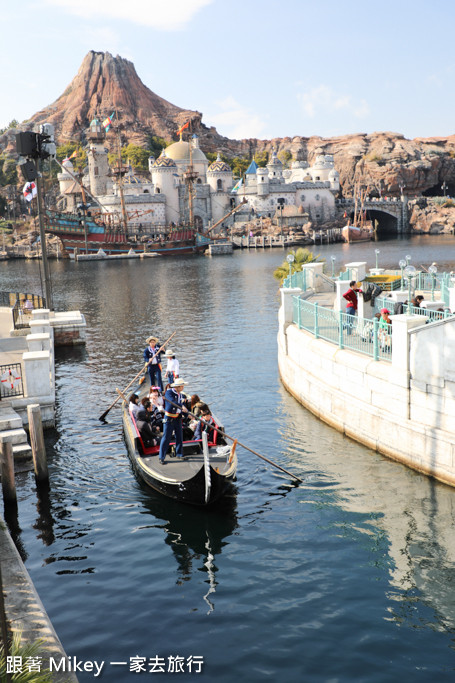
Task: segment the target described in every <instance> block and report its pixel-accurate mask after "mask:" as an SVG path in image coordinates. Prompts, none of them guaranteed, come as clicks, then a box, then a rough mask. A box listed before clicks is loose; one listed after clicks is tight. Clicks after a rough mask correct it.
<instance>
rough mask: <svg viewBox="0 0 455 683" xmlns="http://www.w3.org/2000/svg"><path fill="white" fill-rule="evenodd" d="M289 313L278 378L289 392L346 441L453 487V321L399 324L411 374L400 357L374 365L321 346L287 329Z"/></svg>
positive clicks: (284, 312) (283, 320)
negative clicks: (344, 436)
mask: <svg viewBox="0 0 455 683" xmlns="http://www.w3.org/2000/svg"><path fill="white" fill-rule="evenodd" d="M285 298H286V297H285V296H283V299H285ZM290 310H291V309H290V307H289V306H282V307H281V309H280V314H279V320H280V327H279V333H278V364H279V371H280V376H281V379H282V381H283V383H284V385H285V386H286V388H287V389H288V390H289V391H290V393H292V394H293V395H294V396H295V398H296V399H297V400H298V401H299V402H300V403H301V404H302V405H304V406H305V407H307V408H308V409H309V410H311V411H312V412H313V413H314V414H315V415H317V416H318V417H319V418H320V419H322V420H324V421H325V422H327V423H328V424H330V425H331V426H333V427H335V428H336V429H338V430H339V431H342V432H343V433H345V434H346V435H347V436H350V437H351V438H353V439H355V440H356V441H360V442H361V443H364V444H365V445H367V446H369V447H370V448H372V449H374V450H377V451H379V452H380V453H383V454H384V455H386V456H388V457H390V458H392V459H394V460H398V461H400V462H402V463H404V464H406V465H408V466H409V467H412V468H413V469H416V470H418V471H421V472H423V473H425V474H430V475H432V476H434V477H435V478H437V479H439V480H440V481H444V482H446V483H447V484H450V485H453V486H455V434H454V431H453V425H454V423H455V360H453V359H455V355H454V352H455V322H452V321H449V320H446V321H442V322H441V323H435V324H432V325H431V327H430V326H428V325H427V326H421V325H420V326H418V327H416V328H414V329H413V330H412V331H410V332H408V331H407V325H406V321H404V322H403V325H402V326H400V325H397V332H396V333H397V334H399V332H398V328H400V329H401V330H402V331H403V330H404V332H403V333H404V334H405V335H406V336H405V346H404V347H403V345H401V346H400V353H401V354H402V353H403V352H404V353H409V368H410V371H409V372H407V371H406V368H405V367H397V360H398V356H397V355H396V354H395V358H394V362H393V363H388V362H385V361H374V360H373V359H372V358H370V357H368V356H363V355H361V354H357V353H355V352H352V351H348V350H345V349H343V350H341V349H339V348H338V347H337V346H336V345H335V344H331V343H329V342H326V341H324V340H321V339H315V338H314V336H313V335H311V334H309V333H307V332H305V331H304V330H299V329H298V328H297V327H296V326H295V325H293V324H289V319H290V318H289V316H290ZM402 317H405V316H397V319H398V318H402ZM412 317H413V316H412ZM397 322H398V320H397ZM410 324H412V323H410ZM434 325H435V326H436V327H435V328H434V329H432V328H433V326H434ZM438 328H439V329H438ZM406 340H407V341H406ZM406 343H407V344H408V345H409V346H408V348H406ZM401 357H402V358H403V356H401ZM401 366H405V364H404V363H403V362H402V363H401Z"/></svg>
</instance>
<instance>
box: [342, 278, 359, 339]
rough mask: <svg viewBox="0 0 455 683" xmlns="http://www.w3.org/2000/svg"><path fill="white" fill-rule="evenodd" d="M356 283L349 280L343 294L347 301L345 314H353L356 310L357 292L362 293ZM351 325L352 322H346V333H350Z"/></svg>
mask: <svg viewBox="0 0 455 683" xmlns="http://www.w3.org/2000/svg"><path fill="white" fill-rule="evenodd" d="M356 284H357V283H356V281H355V280H351V282H350V283H349V289H348V291H347V292H345V293H344V294H343V297H344V298H345V299H346V301H347V304H346V314H347V315H352V316H355V312H356V310H357V294H358V293H360V294H363V292H362V290H361V289H359V288H357V287H356ZM352 327H353V322H350V323H348V325H347V328H348V332H347V334H351V333H352Z"/></svg>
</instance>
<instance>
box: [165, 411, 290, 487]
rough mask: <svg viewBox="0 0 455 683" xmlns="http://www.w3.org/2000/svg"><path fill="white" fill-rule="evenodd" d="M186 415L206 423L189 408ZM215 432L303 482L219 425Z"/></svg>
mask: <svg viewBox="0 0 455 683" xmlns="http://www.w3.org/2000/svg"><path fill="white" fill-rule="evenodd" d="M166 401H168V403H170V404H171V405H172V406H174V407H175V408H181V407H182V406H180V405H178V403H174V402H173V401H169V399H168V398H166ZM187 412H188V415H191V417H194V418H195V419H196V420H199V422H202V424H207V423H206V422H205V420H203V419H202V418H201V417H198V416H197V415H195V414H194V413H192V412H191V410H188V411H187ZM208 426H209V427H210V425H208ZM217 432H218V433H219V434H221V436H224V437H225V438H226V439H229V440H230V441H236V442H237V443H238V445H239V446H242V448H244V449H245V450H247V451H249V452H250V453H253V455H257V457H258V458H261V459H262V460H265V462H268V463H269V465H273V467H276V468H277V469H279V470H281V471H282V472H284V473H285V474H288V475H289V476H290V477H293V479H295V480H296V481H298V482H299V483H300V484H302V483H303V479H300V477H297V476H296V475H295V474H292V472H289V471H288V470H285V469H284V467H281V465H277V463H276V462H273V461H272V460H269V459H268V458H266V457H265V455H261V454H260V453H258V452H257V451H254V450H253V449H252V448H250V447H249V446H246V445H245V444H244V443H241V442H240V441H239V440H238V439H234V437H232V436H229V434H226V432H223V431H222V430H221V429H220V428H219V427H217Z"/></svg>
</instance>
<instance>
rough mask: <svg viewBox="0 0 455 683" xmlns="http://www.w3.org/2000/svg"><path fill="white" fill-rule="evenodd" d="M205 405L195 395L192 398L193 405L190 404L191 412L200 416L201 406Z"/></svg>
mask: <svg viewBox="0 0 455 683" xmlns="http://www.w3.org/2000/svg"><path fill="white" fill-rule="evenodd" d="M203 405H204V403H203V402H202V401H201V399H200V398H199V396H198V395H197V394H193V395H192V397H191V404H190V410H191V412H192V413H193V414H194V415H196V416H198V415H200V413H201V406H203Z"/></svg>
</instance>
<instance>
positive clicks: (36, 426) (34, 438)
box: [27, 403, 49, 483]
mask: <svg viewBox="0 0 455 683" xmlns="http://www.w3.org/2000/svg"><path fill="white" fill-rule="evenodd" d="M27 415H28V428H29V431H30V445H31V447H32V455H33V466H34V468H35V477H36V480H37V481H38V482H43V483H44V482H47V481H48V480H49V472H48V469H47V458H46V449H45V446H44V434H43V423H42V420H41V408H40V406H39V404H38V403H33V404H32V405H29V406H27Z"/></svg>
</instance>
